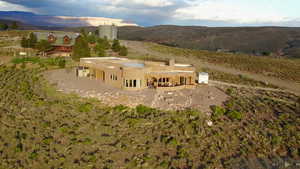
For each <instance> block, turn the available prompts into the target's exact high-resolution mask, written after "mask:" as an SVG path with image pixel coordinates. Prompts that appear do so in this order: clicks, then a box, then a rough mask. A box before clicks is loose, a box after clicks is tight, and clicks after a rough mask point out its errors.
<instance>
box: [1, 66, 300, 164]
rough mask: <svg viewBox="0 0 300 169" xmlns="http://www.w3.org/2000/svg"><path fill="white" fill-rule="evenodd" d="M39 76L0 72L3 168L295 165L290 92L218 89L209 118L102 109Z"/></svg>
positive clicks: (295, 106)
mask: <svg viewBox="0 0 300 169" xmlns="http://www.w3.org/2000/svg"><path fill="white" fill-rule="evenodd" d="M41 73H42V70H41V69H18V68H14V67H5V66H1V67H0V95H1V97H0V111H1V115H0V131H1V132H0V168H5V169H9V168H31V169H35V168H106V169H107V168H111V169H115V168H121V167H123V168H128V169H132V168H192V169H198V168H230V169H231V168H237V166H243V165H250V164H252V163H253V160H257V163H254V166H255V167H256V168H259V167H262V166H265V165H271V163H272V162H278V161H279V162H282V161H283V160H282V159H283V158H286V157H287V158H288V159H290V160H292V159H293V160H297V159H298V160H299V140H300V138H299V134H298V132H297V130H298V129H297V126H299V122H300V119H299V108H300V107H299V100H300V98H299V97H297V96H295V95H292V94H287V93H281V92H265V91H251V90H246V89H236V88H228V89H227V88H221V90H224V91H225V92H226V93H227V94H228V95H229V96H230V99H229V100H228V101H227V102H226V103H225V105H224V107H223V108H221V107H216V108H214V109H213V110H214V113H213V115H212V116H211V117H209V116H207V115H206V114H204V113H201V112H199V111H195V110H186V111H179V112H175V111H159V110H155V109H152V108H148V107H145V106H138V107H137V108H134V109H133V108H128V107H124V106H117V107H107V106H105V105H102V104H101V102H100V101H97V100H93V99H83V98H79V97H77V96H76V95H66V94H62V93H59V92H57V91H56V89H55V88H53V87H52V86H50V85H48V83H47V82H46V81H45V80H44V78H43V77H42V76H41ZM208 120H211V121H212V122H213V125H212V126H211V127H209V126H208V125H207V121H208ZM274 159H275V161H274ZM280 160H281V161H280ZM261 161H263V163H262V162H261ZM252 165H253V164H252Z"/></svg>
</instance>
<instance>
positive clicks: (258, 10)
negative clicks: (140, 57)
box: [0, 0, 300, 27]
mask: <svg viewBox="0 0 300 169" xmlns="http://www.w3.org/2000/svg"><path fill="white" fill-rule="evenodd" d="M12 10H15V11H31V12H35V13H38V14H45V15H63V16H96V17H97V16H100V17H112V18H121V19H125V20H129V21H133V22H136V23H138V24H140V25H143V26H151V25H160V24H177V25H202V26H274V25H275V26H299V27H300V12H299V11H300V0H0V11H12Z"/></svg>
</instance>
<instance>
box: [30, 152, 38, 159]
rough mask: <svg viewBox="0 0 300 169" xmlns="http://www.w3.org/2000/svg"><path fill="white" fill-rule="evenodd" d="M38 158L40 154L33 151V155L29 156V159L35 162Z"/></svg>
mask: <svg viewBox="0 0 300 169" xmlns="http://www.w3.org/2000/svg"><path fill="white" fill-rule="evenodd" d="M37 157H38V153H37V152H36V151H33V152H32V153H30V155H29V159H31V160H34V159H36V158H37Z"/></svg>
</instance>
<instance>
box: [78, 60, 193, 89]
mask: <svg viewBox="0 0 300 169" xmlns="http://www.w3.org/2000/svg"><path fill="white" fill-rule="evenodd" d="M195 70H196V69H195V68H194V67H193V66H192V65H189V64H176V63H175V61H174V60H170V61H169V63H165V62H151V61H138V60H129V59H126V58H117V57H97V58H81V59H80V63H79V66H78V68H77V71H76V74H77V76H78V77H89V78H91V79H96V80H99V81H100V82H103V83H106V84H108V85H111V86H114V87H117V88H121V89H125V90H141V89H146V88H155V89H161V90H177V89H184V88H194V87H195V81H196V72H195Z"/></svg>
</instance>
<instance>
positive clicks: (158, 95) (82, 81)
mask: <svg viewBox="0 0 300 169" xmlns="http://www.w3.org/2000/svg"><path fill="white" fill-rule="evenodd" d="M44 75H45V78H46V79H47V80H48V81H49V82H50V83H51V84H54V85H55V86H56V88H57V90H58V91H61V92H64V93H75V94H78V95H79V96H82V97H89V98H97V99H99V100H100V101H101V102H102V103H104V104H106V105H109V106H116V105H126V106H129V107H135V106H137V105H139V104H142V105H146V106H149V107H152V108H157V109H162V110H182V109H187V108H191V109H197V110H200V111H203V112H209V111H210V106H212V105H222V104H223V103H224V101H226V100H227V98H228V97H227V95H226V94H225V93H224V92H222V91H221V90H219V89H218V88H216V87H214V86H209V85H199V86H197V87H196V89H183V90H178V91H170V92H166V91H165V92H163V91H157V90H155V89H145V90H141V91H125V90H122V89H118V88H114V87H111V86H108V85H107V84H104V83H101V82H100V81H97V80H92V79H89V78H78V77H76V75H75V70H63V69H60V70H51V71H48V72H46V73H45V74H44Z"/></svg>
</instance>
